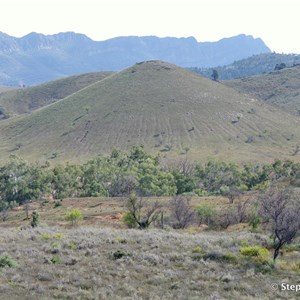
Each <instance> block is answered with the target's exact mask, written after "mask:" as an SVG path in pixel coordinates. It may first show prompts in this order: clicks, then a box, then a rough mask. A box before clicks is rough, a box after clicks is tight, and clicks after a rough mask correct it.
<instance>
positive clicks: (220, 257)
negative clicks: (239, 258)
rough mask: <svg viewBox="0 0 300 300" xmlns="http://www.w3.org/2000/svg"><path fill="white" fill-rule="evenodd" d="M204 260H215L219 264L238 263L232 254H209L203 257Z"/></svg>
mask: <svg viewBox="0 0 300 300" xmlns="http://www.w3.org/2000/svg"><path fill="white" fill-rule="evenodd" d="M203 259H205V260H207V259H208V260H213V261H217V262H227V263H230V262H235V261H236V256H235V255H234V254H232V253H225V254H223V253H220V252H216V251H213V252H209V253H206V254H204V255H203Z"/></svg>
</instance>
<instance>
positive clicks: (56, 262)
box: [50, 256, 61, 264]
mask: <svg viewBox="0 0 300 300" xmlns="http://www.w3.org/2000/svg"><path fill="white" fill-rule="evenodd" d="M50 261H51V262H52V263H53V264H59V263H60V262H61V259H60V258H59V257H58V256H53V257H52V258H51V259H50Z"/></svg>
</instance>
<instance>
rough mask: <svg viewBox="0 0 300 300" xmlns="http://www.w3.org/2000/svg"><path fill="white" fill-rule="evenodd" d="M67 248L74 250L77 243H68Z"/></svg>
mask: <svg viewBox="0 0 300 300" xmlns="http://www.w3.org/2000/svg"><path fill="white" fill-rule="evenodd" d="M68 248H69V249H71V250H76V249H77V245H76V244H75V243H70V244H69V245H68Z"/></svg>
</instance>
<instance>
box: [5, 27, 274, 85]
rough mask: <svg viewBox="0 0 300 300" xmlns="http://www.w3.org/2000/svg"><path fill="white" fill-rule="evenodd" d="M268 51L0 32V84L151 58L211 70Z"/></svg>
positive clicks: (258, 43)
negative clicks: (17, 34)
mask: <svg viewBox="0 0 300 300" xmlns="http://www.w3.org/2000/svg"><path fill="white" fill-rule="evenodd" d="M268 52H270V49H269V48H268V47H267V46H266V45H265V44H264V42H263V41H262V40H261V39H254V38H253V37H252V36H246V35H238V36H235V37H231V38H225V39H222V40H220V41H218V42H204V43H199V42H197V41H196V39H195V38H193V37H189V38H174V37H167V38H159V37H156V36H146V37H137V36H128V37H117V38H113V39H109V40H106V41H101V42H97V41H93V40H91V39H89V38H88V37H87V36H85V35H83V34H77V33H73V32H65V33H59V34H55V35H43V34H38V33H30V34H28V35H26V36H24V37H22V38H15V37H12V36H9V35H7V34H5V33H0V85H5V84H8V85H17V84H19V82H23V83H24V84H25V85H34V84H38V83H42V82H44V81H48V80H52V79H55V78H58V77H61V76H66V75H71V74H75V73H84V72H92V71H103V70H110V71H117V70H121V69H124V68H126V67H128V66H130V65H132V64H134V63H136V62H139V61H144V60H153V59H159V60H164V61H168V62H170V63H174V64H176V65H179V66H182V67H214V66H219V65H225V64H229V63H232V62H233V61H235V60H239V59H242V58H245V57H248V56H251V55H254V54H259V53H268Z"/></svg>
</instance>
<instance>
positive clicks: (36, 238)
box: [0, 197, 299, 300]
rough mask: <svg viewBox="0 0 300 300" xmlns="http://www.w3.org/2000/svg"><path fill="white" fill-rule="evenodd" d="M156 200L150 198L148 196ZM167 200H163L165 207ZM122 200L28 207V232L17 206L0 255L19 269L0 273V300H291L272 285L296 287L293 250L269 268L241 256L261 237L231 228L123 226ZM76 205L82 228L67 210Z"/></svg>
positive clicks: (221, 203) (0, 235)
mask: <svg viewBox="0 0 300 300" xmlns="http://www.w3.org/2000/svg"><path fill="white" fill-rule="evenodd" d="M149 200H150V201H155V200H156V198H153V199H149ZM168 200H169V198H162V199H161V201H162V202H167V201H168ZM123 203H124V201H123V200H122V199H117V198H115V199H111V198H110V199H109V198H87V199H85V200H82V199H81V200H80V199H65V200H63V201H62V206H58V207H56V208H55V207H54V202H48V203H44V204H43V205H42V206H41V205H40V204H36V203H34V204H30V206H31V210H33V209H38V211H39V213H40V216H41V221H42V222H41V225H40V226H39V227H38V228H35V229H32V228H30V227H28V224H29V221H28V220H24V216H25V214H24V212H23V211H22V208H19V209H15V210H14V211H13V212H11V213H10V215H9V218H8V220H7V221H6V222H2V223H1V227H2V229H1V231H0V256H1V255H5V254H8V255H10V257H11V258H12V259H13V260H14V261H15V262H16V263H17V264H18V265H17V267H14V268H0V299H16V300H18V299H112V300H115V299H239V300H240V299H270V298H274V299H291V298H295V299H296V298H297V297H296V296H297V294H296V292H293V291H290V292H280V291H279V290H276V291H273V290H272V288H271V284H272V283H278V284H280V283H281V282H282V281H285V282H288V283H290V284H297V283H299V281H298V276H299V267H298V266H299V264H297V257H298V256H297V253H298V252H297V251H295V249H290V250H293V251H287V253H286V254H285V255H286V257H287V259H285V257H282V258H281V260H280V261H279V262H278V264H277V265H276V266H275V268H274V269H273V268H271V267H270V266H268V265H265V266H264V265H260V264H257V263H256V262H255V261H253V260H251V259H249V258H246V257H243V256H242V255H241V254H240V252H239V249H240V248H241V247H244V246H248V245H250V246H251V245H267V244H268V241H269V238H268V237H267V236H266V235H264V234H262V233H250V232H249V231H248V230H247V229H245V227H243V228H242V226H239V227H237V226H235V227H232V228H230V229H229V230H226V231H207V230H203V229H199V228H197V227H194V228H188V229H187V230H178V231H175V230H173V229H170V228H167V229H165V230H160V229H155V228H151V229H149V230H145V231H142V230H135V229H126V228H125V227H124V225H123V224H122V223H121V221H120V218H118V217H116V216H119V215H120V214H121V213H122V212H123V211H124V207H123ZM200 203H201V204H204V203H205V204H206V205H209V204H210V205H214V206H218V207H220V208H221V209H222V207H225V206H226V205H228V201H227V200H226V199H224V198H213V197H210V198H194V199H193V200H192V204H193V205H196V206H197V205H199V204H200ZM74 207H76V208H79V209H80V210H81V211H82V212H83V215H84V219H83V220H82V221H81V222H80V227H74V228H72V227H70V226H69V225H67V224H66V222H65V221H64V219H63V216H64V214H65V212H66V211H67V210H68V209H71V208H74Z"/></svg>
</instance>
